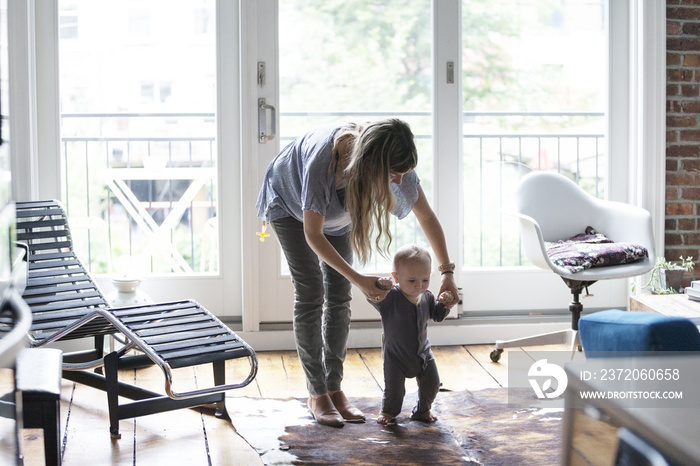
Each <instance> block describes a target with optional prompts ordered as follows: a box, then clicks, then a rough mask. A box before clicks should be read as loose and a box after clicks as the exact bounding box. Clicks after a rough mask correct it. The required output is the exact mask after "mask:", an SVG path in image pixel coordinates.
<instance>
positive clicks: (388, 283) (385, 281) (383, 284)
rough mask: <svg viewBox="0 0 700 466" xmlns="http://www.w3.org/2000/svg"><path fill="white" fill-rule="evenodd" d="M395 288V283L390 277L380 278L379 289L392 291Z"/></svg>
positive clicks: (378, 281) (378, 280)
mask: <svg viewBox="0 0 700 466" xmlns="http://www.w3.org/2000/svg"><path fill="white" fill-rule="evenodd" d="M393 286H394V281H393V280H392V279H391V278H390V277H385V278H378V279H377V288H379V289H382V290H390V289H391V288H392V287H393Z"/></svg>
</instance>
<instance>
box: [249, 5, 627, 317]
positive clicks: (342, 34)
mask: <svg viewBox="0 0 700 466" xmlns="http://www.w3.org/2000/svg"><path fill="white" fill-rule="evenodd" d="M251 3H252V2H251ZM243 6H244V8H243V10H242V16H243V17H244V18H245V17H248V18H249V19H250V24H251V25H250V26H249V27H250V31H248V32H249V33H250V34H251V36H252V37H256V40H255V44H254V45H251V46H249V47H248V49H247V50H245V51H244V53H243V56H242V59H243V62H242V63H243V64H244V66H246V67H248V68H249V69H250V70H251V72H249V73H248V82H247V86H246V83H244V96H243V99H244V101H243V105H244V107H245V108H246V109H247V110H246V112H247V118H245V120H246V121H248V122H249V126H248V127H247V128H244V131H243V134H244V135H247V143H246V144H247V146H246V147H247V149H248V150H250V153H251V154H255V155H254V157H251V158H250V159H245V160H244V166H245V164H246V161H247V162H250V165H248V166H247V167H246V168H244V171H247V173H248V174H249V175H250V176H251V177H252V179H254V180H256V182H257V183H253V184H254V186H251V187H249V189H248V190H247V195H248V196H249V199H250V200H249V202H248V203H247V204H249V205H250V204H251V203H252V204H253V205H254V197H255V196H256V195H257V189H258V187H259V183H260V180H262V177H263V174H264V172H265V169H266V167H267V164H268V163H269V162H270V161H271V160H272V159H273V158H274V156H275V155H276V154H277V152H278V151H279V149H280V148H281V147H282V146H284V145H286V144H287V143H288V142H289V141H291V140H292V139H293V138H294V137H296V136H298V135H300V134H301V133H302V132H303V131H305V130H306V129H308V128H311V127H313V126H314V125H317V124H322V123H326V122H329V121H336V120H343V119H349V118H355V119H357V118H360V119H378V118H384V117H388V116H392V117H398V118H403V119H405V120H407V121H408V122H409V124H411V127H412V129H413V131H414V133H415V135H416V140H417V146H418V150H419V160H420V162H419V166H418V167H417V171H418V174H419V176H420V178H421V185H422V186H423V189H424V191H425V192H426V194H427V196H428V198H429V200H430V202H431V205H432V207H433V209H434V210H435V211H436V212H437V214H438V216H439V218H440V221H441V224H442V225H443V228H444V230H445V233H446V237H447V241H448V248H449V250H450V254H451V257H453V258H454V260H455V262H457V263H458V274H457V279H458V283H459V285H460V286H461V287H462V288H463V293H464V300H463V305H462V306H461V308H460V310H461V311H462V312H463V313H465V314H466V315H469V314H470V313H471V314H474V315H476V314H480V313H491V314H494V313H501V314H513V313H526V314H527V313H540V312H547V311H552V310H553V311H555V312H556V311H560V310H563V309H565V308H566V304H567V303H568V300H569V293H568V290H567V288H566V287H565V286H563V284H561V283H560V280H558V278H557V277H555V276H554V275H553V274H552V273H549V272H545V271H540V270H536V269H534V268H533V267H531V266H529V264H528V263H527V260H526V259H525V258H524V257H523V255H522V253H521V251H520V248H519V239H518V231H517V226H516V224H515V222H514V221H513V220H512V219H511V218H509V217H508V215H507V211H508V206H509V204H510V202H511V197H512V192H513V187H514V186H515V184H516V183H517V180H518V178H519V177H520V176H522V175H523V174H525V173H527V172H529V171H532V170H556V171H558V172H561V173H564V174H565V175H567V176H569V177H571V178H572V179H574V180H576V181H577V182H578V183H579V184H581V185H582V186H584V187H585V188H586V189H587V190H589V192H591V194H593V195H596V196H599V197H610V196H611V191H612V190H611V180H612V179H614V177H613V174H612V168H611V166H612V165H614V164H611V163H610V160H609V151H608V147H609V145H610V144H611V134H609V131H608V122H609V118H610V112H611V107H610V106H609V103H608V89H609V88H610V85H611V82H612V81H611V80H610V76H612V74H611V73H610V68H609V56H610V55H609V53H608V48H609V41H608V36H609V31H610V20H611V15H610V12H609V5H608V3H607V1H605V0H600V1H593V2H591V1H579V2H575V1H574V2H566V4H557V5H551V4H550V5H545V4H542V3H539V2H526V3H523V2H516V1H501V2H493V1H490V0H489V1H487V0H464V1H459V0H444V1H442V0H441V1H429V0H412V1H408V2H406V1H398V0H397V1H392V0H385V1H381V2H376V1H372V2H369V1H365V0H355V1H352V2H342V4H341V3H338V4H336V3H333V2H325V1H322V0H317V1H313V0H278V1H275V0H263V1H258V2H255V4H249V3H248V2H244V3H243ZM620 16H621V15H620ZM617 19H619V18H616V20H617ZM620 20H622V19H620ZM243 32H244V34H245V31H243ZM253 69H254V70H255V71H256V73H255V74H253V73H252V70H253ZM246 94H247V95H248V100H247V101H246ZM261 104H262V105H261ZM612 111H615V109H613V110H612ZM273 122H274V124H273ZM273 130H274V131H275V133H274V134H272V131H273ZM263 136H264V137H263ZM616 166H621V167H623V168H622V170H625V169H626V165H625V163H624V162H623V163H622V164H620V162H619V161H618V162H617V165H616ZM620 179H621V180H624V179H626V175H624V171H623V176H622V178H620ZM617 200H626V199H620V198H618V199H617ZM254 214H255V213H254V210H253V209H249V210H248V212H247V217H246V221H250V222H251V223H252V224H254V225H255V228H253V227H252V226H251V228H250V233H247V235H248V236H246V234H244V242H245V243H246V244H247V246H248V247H246V251H245V252H244V255H247V260H248V261H249V263H250V265H249V266H248V267H247V270H248V271H250V272H251V274H252V275H251V276H255V277H257V282H258V284H253V280H250V281H249V284H248V285H247V286H245V288H246V289H248V290H251V291H252V293H251V294H252V295H253V296H259V297H260V300H259V305H260V306H259V311H258V312H259V314H258V315H257V316H256V318H257V320H258V321H259V322H262V323H266V322H271V323H272V322H288V321H290V320H291V309H292V298H293V291H292V285H291V281H290V279H289V276H288V275H287V274H286V269H285V264H284V258H283V256H282V254H281V252H280V250H279V247H278V245H277V243H276V242H275V241H273V240H271V239H268V240H267V241H265V242H264V243H261V242H259V241H258V240H257V237H255V232H256V231H259V228H260V222H258V221H257V220H256V219H255V215H254ZM256 222H257V223H256ZM256 228H257V229H256ZM393 233H394V234H395V238H396V239H397V241H396V243H397V245H401V244H403V243H406V242H418V243H425V239H424V237H423V236H422V233H421V232H420V228H419V226H418V225H417V224H416V222H414V221H413V220H412V219H411V218H409V219H405V220H403V221H401V222H397V224H396V225H395V230H394V231H393ZM426 245H427V243H426ZM245 260H246V256H244V261H245ZM364 267H365V268H366V269H367V270H372V271H373V272H378V273H388V272H390V266H389V264H388V262H386V261H382V260H379V261H377V262H373V263H372V264H365V265H364ZM257 286H259V288H256V287H257ZM437 286H439V277H438V276H434V277H433V281H432V287H433V288H435V287H437ZM596 287H597V288H596V290H595V297H594V298H592V299H591V300H589V301H588V306H591V307H597V306H601V307H602V306H607V305H610V304H611V303H617V305H624V303H625V300H626V296H627V283H626V281H619V282H617V283H605V284H600V285H596ZM542 290H547V292H546V293H545V292H542ZM355 296H356V298H355V300H354V302H353V318H354V319H355V320H366V319H376V318H377V316H376V313H375V311H374V310H373V309H372V308H371V307H370V306H368V305H367V304H366V303H365V302H364V299H363V298H362V295H361V294H360V293H359V292H356V293H355ZM525 297H526V299H525Z"/></svg>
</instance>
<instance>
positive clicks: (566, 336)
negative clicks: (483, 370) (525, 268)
mask: <svg viewBox="0 0 700 466" xmlns="http://www.w3.org/2000/svg"><path fill="white" fill-rule="evenodd" d="M515 205H516V213H515V215H516V216H517V217H518V219H519V224H520V236H521V239H522V247H523V250H524V251H525V255H526V256H527V258H528V259H529V260H530V262H532V263H533V264H534V265H536V266H537V267H540V268H542V269H546V270H551V271H552V272H554V273H556V274H557V275H559V276H560V277H561V278H562V279H563V280H564V283H566V285H567V286H568V287H569V288H570V289H571V293H572V295H573V301H572V302H571V303H570V304H569V311H570V312H571V328H568V329H565V330H561V331H557V332H550V333H546V334H541V335H536V336H532V337H526V338H518V339H515V340H507V341H505V340H497V341H496V347H495V349H494V350H493V351H492V352H491V360H492V361H494V362H497V361H498V360H499V359H500V357H501V353H503V349H504V348H512V347H520V346H538V345H550V344H561V343H567V344H570V345H571V350H572V354H573V351H574V350H575V349H576V348H577V347H578V346H579V336H578V320H579V318H580V316H581V312H582V310H583V305H582V304H581V302H580V301H579V296H580V294H581V292H582V291H583V290H584V289H586V288H588V287H589V286H590V285H592V284H593V283H595V282H596V281H598V280H609V279H614V278H626V277H634V276H637V275H642V274H644V273H647V272H648V271H650V270H651V269H652V267H653V265H654V261H655V252H654V232H653V226H652V221H651V215H650V214H649V212H648V211H646V210H644V209H641V208H639V207H635V206H632V205H629V204H624V203H621V202H614V201H606V200H602V199H598V198H596V197H594V196H591V195H590V194H588V193H587V192H585V191H584V190H583V189H582V188H581V187H579V186H578V185H577V184H576V183H574V182H573V181H571V180H570V179H569V178H567V177H565V176H563V175H560V174H558V173H552V172H532V173H529V174H527V175H525V176H524V177H523V178H522V179H521V181H520V183H519V184H518V187H517V188H516V192H515ZM588 226H592V227H594V228H595V229H596V230H597V231H598V232H600V233H602V234H604V235H605V236H606V237H607V238H609V239H611V240H612V241H614V242H627V243H633V244H639V245H641V246H644V247H645V248H646V249H647V251H648V254H649V255H648V257H646V258H644V259H641V260H638V261H636V262H632V263H628V264H620V265H613V266H606V267H592V268H589V269H586V270H583V271H580V272H575V273H574V272H571V271H569V270H568V269H565V268H563V267H559V266H558V265H555V264H554V263H553V262H552V261H551V260H550V258H549V256H548V255H547V250H546V247H545V244H544V242H545V241H558V240H562V239H566V238H571V237H573V236H575V235H577V234H580V233H583V232H584V231H585V229H586V227H588Z"/></svg>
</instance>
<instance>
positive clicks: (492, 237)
mask: <svg viewBox="0 0 700 466" xmlns="http://www.w3.org/2000/svg"><path fill="white" fill-rule="evenodd" d="M603 116H604V115H603V114H602V113H592V112H567V113H561V112H558V113H555V112H551V113H513V112H465V113H464V115H463V131H464V136H463V138H464V139H463V146H464V151H463V159H462V165H463V179H464V187H463V191H462V196H464V206H465V215H464V217H465V219H466V220H467V221H466V222H465V225H464V251H465V256H464V264H465V265H467V266H476V267H479V266H481V267H485V266H503V265H519V264H521V263H522V255H521V253H520V251H519V246H518V239H517V235H516V236H515V237H514V236H512V235H513V229H512V228H511V227H510V226H509V225H507V224H505V223H504V221H503V219H502V216H501V211H502V210H503V209H504V208H505V207H506V206H507V203H508V202H509V197H508V196H509V192H510V189H511V188H512V186H513V185H514V180H517V178H518V177H519V176H522V174H524V173H525V172H527V171H530V170H556V171H558V172H561V173H565V174H567V175H568V176H570V177H571V178H572V179H574V180H576V181H577V182H578V183H579V184H581V185H582V186H583V187H584V188H585V189H587V190H588V191H589V192H591V194H594V195H596V196H599V197H603V196H604V186H605V182H604V181H605V173H606V166H605V163H606V162H605V161H606V157H605V144H604V135H603V134H602V131H601V130H600V128H601V127H602V125H601V124H600V123H601V121H602V118H603ZM61 117H62V133H63V134H64V136H63V137H62V140H61V142H62V156H63V162H64V163H63V165H62V166H63V170H64V172H63V177H64V184H63V185H64V192H63V199H64V201H65V203H66V207H67V209H68V212H69V215H70V217H71V222H72V224H73V230H74V234H75V235H76V238H75V240H76V241H75V243H76V244H77V245H78V247H79V248H81V249H83V251H81V253H82V254H83V256H84V257H87V258H88V261H89V263H90V268H91V270H92V271H93V272H94V273H113V272H119V271H120V269H123V268H124V267H126V266H128V267H129V268H130V269H133V268H134V264H137V268H138V269H139V270H141V271H142V273H176V274H177V273H187V274H190V273H197V272H217V271H218V225H217V223H216V212H217V201H216V200H217V186H216V182H217V179H218V178H217V174H216V167H217V146H216V139H215V136H214V135H215V134H216V123H215V121H216V120H215V115H214V114H213V113H179V114H170V113H167V114H166V113H128V114H126V113H117V114H112V113H92V114H63V115H61ZM388 117H396V118H402V119H405V120H406V121H408V122H409V124H410V125H411V127H412V129H413V130H414V133H415V136H416V142H417V145H418V147H419V153H420V154H421V156H422V157H421V161H420V163H421V164H420V165H419V167H418V170H419V172H420V174H421V183H422V185H423V188H424V190H425V191H426V193H428V194H429V193H430V192H431V190H432V163H431V160H432V144H431V138H432V136H431V134H430V131H431V126H432V122H431V117H432V116H431V114H430V113H429V112H357V113H350V112H288V113H281V114H280V122H281V125H280V127H281V129H282V130H283V132H282V134H281V136H280V139H281V145H282V146H284V145H285V144H287V143H288V142H289V141H290V140H292V139H294V138H295V137H296V136H297V135H298V134H300V132H301V131H304V130H305V129H307V128H309V127H313V126H314V125H317V124H323V123H326V122H328V121H333V120H343V119H350V118H353V119H365V120H372V119H377V118H388ZM533 120H538V121H540V122H544V123H543V124H544V126H545V127H547V130H546V131H545V130H542V129H541V128H540V129H538V130H537V131H535V130H532V129H521V128H532V127H533V126H534V125H533V124H531V122H532V121H533ZM502 128H506V129H502ZM566 128H569V129H566ZM570 128H577V129H576V130H571V129H570ZM125 134H128V135H129V136H124V135H125ZM419 230H420V228H418V225H417V223H416V222H415V220H414V221H413V222H400V223H399V222H397V224H396V225H395V227H394V230H393V233H394V236H395V238H396V241H395V243H394V244H396V245H400V244H403V243H405V242H407V241H409V242H416V241H421V238H422V233H421V232H420V231H419ZM383 266H384V264H383V261H381V260H379V261H378V262H376V263H374V264H369V265H368V267H369V268H379V269H381V268H383Z"/></svg>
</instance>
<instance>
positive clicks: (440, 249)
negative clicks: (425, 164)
mask: <svg viewBox="0 0 700 466" xmlns="http://www.w3.org/2000/svg"><path fill="white" fill-rule="evenodd" d="M413 213H414V214H415V216H416V218H417V219H418V223H420V226H421V228H422V229H423V232H424V233H425V236H426V238H428V242H429V243H430V246H431V247H432V248H433V252H434V253H435V258H436V259H437V261H438V265H442V264H447V263H449V262H450V255H449V253H448V252H447V244H446V243H445V233H444V232H443V230H442V225H440V220H438V218H437V215H435V212H434V211H433V209H432V208H431V207H430V204H428V200H427V199H426V198H425V193H424V192H423V188H421V186H420V185H418V200H417V201H416V203H415V204H413ZM443 291H450V292H451V293H452V301H451V302H449V303H445V306H446V307H447V308H452V306H454V305H455V304H457V303H458V302H459V293H458V290H457V284H456V282H455V277H454V273H444V274H442V276H441V283H440V291H439V292H438V293H437V295H438V296H439V295H440V294H441V293H442V292H443Z"/></svg>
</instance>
